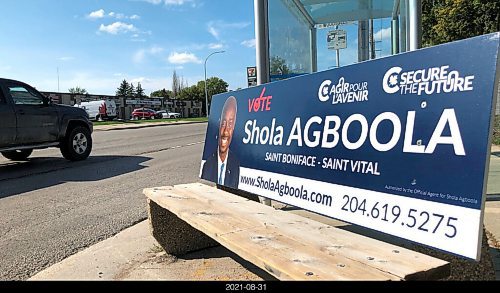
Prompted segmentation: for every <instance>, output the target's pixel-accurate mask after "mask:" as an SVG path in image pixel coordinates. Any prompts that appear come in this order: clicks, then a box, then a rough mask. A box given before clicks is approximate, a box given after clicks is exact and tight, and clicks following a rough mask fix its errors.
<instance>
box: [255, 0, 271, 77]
mask: <svg viewBox="0 0 500 293" xmlns="http://www.w3.org/2000/svg"><path fill="white" fill-rule="evenodd" d="M254 13H255V54H256V59H257V84H258V85H261V84H264V83H268V82H270V77H269V64H270V60H271V58H270V57H269V20H268V0H254Z"/></svg>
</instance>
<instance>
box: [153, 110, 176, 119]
mask: <svg viewBox="0 0 500 293" xmlns="http://www.w3.org/2000/svg"><path fill="white" fill-rule="evenodd" d="M156 113H157V116H156V117H157V118H161V119H169V118H180V117H181V114H180V113H175V112H169V111H167V110H161V111H158V112H156Z"/></svg>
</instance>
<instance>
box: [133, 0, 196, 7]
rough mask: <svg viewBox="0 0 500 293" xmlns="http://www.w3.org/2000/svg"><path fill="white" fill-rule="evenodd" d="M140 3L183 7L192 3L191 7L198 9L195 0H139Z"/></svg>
mask: <svg viewBox="0 0 500 293" xmlns="http://www.w3.org/2000/svg"><path fill="white" fill-rule="evenodd" d="M138 1H142V2H147V3H151V4H154V5H158V4H162V3H163V4H165V5H166V6H181V5H184V4H187V3H192V5H191V6H193V7H196V4H195V3H194V2H195V0H138Z"/></svg>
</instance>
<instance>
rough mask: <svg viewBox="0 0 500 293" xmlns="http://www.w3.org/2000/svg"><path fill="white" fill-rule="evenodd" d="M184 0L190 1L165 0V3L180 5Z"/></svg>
mask: <svg viewBox="0 0 500 293" xmlns="http://www.w3.org/2000/svg"><path fill="white" fill-rule="evenodd" d="M186 2H191V1H186V0H165V5H182V4H184V3H186Z"/></svg>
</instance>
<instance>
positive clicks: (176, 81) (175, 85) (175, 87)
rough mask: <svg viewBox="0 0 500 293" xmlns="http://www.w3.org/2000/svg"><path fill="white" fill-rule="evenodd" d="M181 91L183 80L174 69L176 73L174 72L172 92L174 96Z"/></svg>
mask: <svg viewBox="0 0 500 293" xmlns="http://www.w3.org/2000/svg"><path fill="white" fill-rule="evenodd" d="M180 91H181V81H180V80H179V76H178V75H177V72H176V71H175V70H174V73H173V74H172V93H173V97H174V98H175V97H177V95H178V94H179V93H180Z"/></svg>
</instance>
